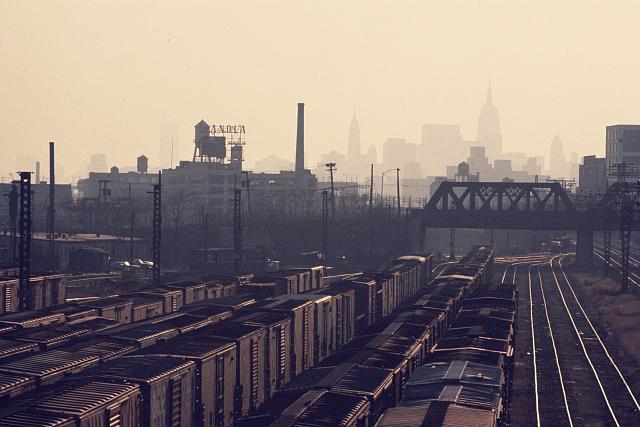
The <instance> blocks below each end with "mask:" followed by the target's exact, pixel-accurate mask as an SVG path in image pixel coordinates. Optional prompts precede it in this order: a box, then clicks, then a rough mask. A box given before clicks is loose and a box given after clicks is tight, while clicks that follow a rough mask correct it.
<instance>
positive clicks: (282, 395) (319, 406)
mask: <svg viewBox="0 0 640 427" xmlns="http://www.w3.org/2000/svg"><path fill="white" fill-rule="evenodd" d="M472 255H475V256H476V258H475V259H473V262H460V263H457V264H454V265H452V266H450V267H449V268H448V269H447V271H445V272H444V273H443V274H441V275H440V276H439V277H437V278H435V279H433V280H431V283H430V285H429V286H427V287H424V288H421V289H418V292H417V293H416V294H415V295H411V296H410V297H409V298H407V300H406V301H405V302H404V303H403V304H401V305H400V306H399V307H397V309H396V310H395V311H394V312H393V315H392V316H391V317H390V319H387V320H388V321H387V322H385V323H384V326H385V327H384V328H382V329H379V330H377V331H374V333H373V334H369V335H364V336H360V337H357V338H356V339H355V340H353V341H352V342H351V343H350V344H349V345H347V346H346V347H345V348H344V349H343V351H342V352H341V354H340V356H341V357H337V358H334V359H333V360H331V362H334V363H331V364H330V366H321V367H316V368H313V369H310V370H308V371H305V372H303V373H302V374H301V375H299V376H298V377H296V378H294V379H293V380H292V381H291V382H290V383H289V384H287V385H286V386H285V389H284V390H283V391H281V392H279V393H278V394H277V395H276V396H275V397H274V404H272V405H271V409H270V411H267V413H266V414H264V415H263V416H262V417H261V418H260V419H257V418H254V419H251V418H248V419H245V424H246V425H252V423H257V422H262V423H267V422H269V421H272V424H271V425H273V426H278V427H284V426H294V425H296V426H297V425H305V426H306V425H309V426H330V425H341V426H368V425H374V424H375V423H376V422H378V420H379V419H380V417H381V415H383V414H384V413H386V412H385V411H387V410H388V409H389V408H393V407H395V406H396V405H398V404H402V405H404V404H405V402H408V401H409V396H407V393H413V389H412V388H411V387H412V384H413V383H412V382H411V381H412V380H413V378H415V381H416V382H417V381H418V378H419V376H420V374H419V372H421V370H423V369H424V364H425V363H427V362H428V361H429V360H430V359H431V358H432V357H433V355H434V354H436V353H439V355H444V353H443V351H444V350H443V349H442V348H440V346H441V345H443V344H442V343H443V342H446V341H447V340H448V339H449V338H451V337H453V335H451V334H455V333H457V332H459V331H458V325H457V323H456V322H457V319H458V318H459V317H464V318H467V317H469V316H471V315H472V313H467V311H469V310H475V309H476V308H475V307H477V306H478V305H482V301H483V300H481V299H476V297H475V296H476V295H482V293H484V292H489V291H487V290H485V289H486V288H487V286H486V283H487V281H488V280H489V279H488V278H487V277H486V275H487V274H490V273H488V272H490V271H491V269H492V265H493V250H492V249H491V248H486V247H477V248H474V249H473V251H472V253H471V254H470V255H469V256H472ZM466 304H470V305H469V306H467V305H466ZM456 331H457V332H456ZM470 333H473V332H470ZM496 369H497V368H496ZM411 396H413V394H412V395H411ZM432 398H433V396H424V400H425V402H427V401H429V399H432ZM436 400H437V399H436ZM414 403H415V402H414ZM436 405H437V404H436ZM434 407H435V406H434ZM465 408H466V407H465ZM392 413H393V412H392ZM407 417H408V418H406V419H404V418H402V416H401V417H400V418H399V419H400V422H399V424H397V425H411V422H412V421H411V420H412V419H413V416H410V415H408V414H407ZM387 418H388V417H387ZM429 418H430V419H431V418H432V417H429ZM434 419H436V420H437V417H436V418H434ZM382 420H384V418H382ZM432 421H433V419H432ZM380 422H383V421H380ZM417 425H432V424H425V421H424V419H422V420H421V422H420V423H418V424H417ZM433 425H438V424H437V422H436V423H435V424H433Z"/></svg>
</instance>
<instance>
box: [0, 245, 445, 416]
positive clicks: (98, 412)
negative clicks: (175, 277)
mask: <svg viewBox="0 0 640 427" xmlns="http://www.w3.org/2000/svg"><path fill="white" fill-rule="evenodd" d="M431 275H432V260H431V257H429V256H404V257H399V258H397V259H395V260H394V261H393V262H392V263H391V265H390V266H389V267H388V268H386V269H383V270H382V271H377V272H371V273H361V274H354V275H351V276H350V278H349V279H348V280H347V279H344V280H338V281H334V282H332V283H328V282H327V283H326V284H325V283H324V281H323V278H322V274H321V269H318V268H315V267H312V268H302V269H291V270H286V271H281V272H278V273H277V274H273V275H272V276H273V277H261V278H260V280H259V282H260V283H261V285H259V286H253V285H257V282H258V280H256V281H252V279H251V278H250V277H240V278H238V277H236V278H221V277H219V278H213V279H208V280H200V281H186V280H182V281H178V282H173V283H167V284H163V285H162V286H160V287H155V288H149V289H145V290H142V291H137V292H131V293H126V294H122V295H118V296H111V297H105V298H98V299H95V300H92V301H87V302H83V303H78V304H65V305H57V306H55V307H52V308H49V309H46V310H39V311H31V312H22V313H13V314H9V315H6V316H0V401H3V405H2V409H0V426H2V425H12V426H14V425H51V426H58V425H60V426H65V425H96V426H102V425H105V426H107V425H134V426H135V425H158V426H163V425H201V426H230V425H233V424H234V423H236V422H239V420H240V419H242V418H243V417H247V416H251V415H252V414H254V413H256V412H257V411H258V410H259V409H260V408H264V407H265V405H264V404H265V402H267V401H268V400H269V399H271V398H272V397H274V395H275V394H276V393H277V392H279V391H282V390H284V389H285V387H286V386H287V385H288V384H289V383H291V382H292V381H293V380H294V379H295V378H296V377H297V376H299V375H300V374H302V373H303V372H305V371H307V370H309V369H313V368H315V367H317V366H320V365H321V364H322V363H323V362H324V361H325V360H327V359H329V358H331V357H333V356H335V355H336V354H338V353H341V352H342V351H343V350H344V349H345V348H346V347H347V346H348V345H349V344H350V343H352V342H353V341H354V340H355V339H356V337H357V336H358V335H359V334H362V333H364V332H366V331H368V330H370V329H371V328H375V327H376V325H379V324H381V323H383V322H385V321H386V320H388V319H389V318H391V317H392V315H393V313H394V312H395V311H396V310H397V309H398V307H400V305H401V304H402V303H404V302H405V301H407V300H410V299H411V298H413V297H415V296H416V295H417V294H419V293H420V292H421V291H422V290H423V289H424V288H426V287H427V285H428V284H429V283H430V282H431V280H432V277H431ZM276 276H278V277H276ZM275 279H278V280H275ZM256 287H258V288H261V291H260V292H256ZM265 287H266V288H267V289H269V292H267V295H265V292H264V288H265ZM100 390H102V391H103V392H100ZM97 395H100V398H99V399H96V398H95V396H97ZM269 406H270V405H269ZM114 423H115V424H114ZM118 423H120V424H118Z"/></svg>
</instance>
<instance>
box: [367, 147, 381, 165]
mask: <svg viewBox="0 0 640 427" xmlns="http://www.w3.org/2000/svg"><path fill="white" fill-rule="evenodd" d="M365 160H366V164H367V165H370V164H371V163H373V164H374V165H375V164H376V163H378V150H377V149H376V146H375V145H373V144H371V145H370V146H369V148H368V149H367V154H366V157H365Z"/></svg>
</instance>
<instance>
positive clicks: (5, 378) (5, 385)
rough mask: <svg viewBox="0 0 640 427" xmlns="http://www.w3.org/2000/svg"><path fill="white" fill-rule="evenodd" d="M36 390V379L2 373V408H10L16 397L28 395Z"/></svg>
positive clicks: (0, 392) (0, 396)
mask: <svg viewBox="0 0 640 427" xmlns="http://www.w3.org/2000/svg"><path fill="white" fill-rule="evenodd" d="M35 388H36V379H35V377H32V376H29V375H24V374H17V373H8V372H0V405H2V407H6V406H9V405H10V403H11V400H12V399H13V398H14V397H17V396H20V395H21V394H24V393H27V392H28V391H31V390H33V389H35Z"/></svg>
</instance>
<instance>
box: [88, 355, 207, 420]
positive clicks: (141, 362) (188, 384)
mask: <svg viewBox="0 0 640 427" xmlns="http://www.w3.org/2000/svg"><path fill="white" fill-rule="evenodd" d="M195 371H196V365H195V363H194V362H191V361H188V360H183V359H180V358H177V357H168V356H155V355H144V356H125V357H121V358H119V359H115V360H112V361H109V362H106V363H104V364H101V365H99V366H97V367H95V368H92V369H89V370H87V371H85V372H83V373H82V375H81V376H82V377H84V378H90V379H92V380H112V381H114V382H117V383H124V384H130V383H134V384H138V385H139V386H140V390H141V391H142V416H141V425H143V426H149V425H150V426H157V427H165V426H174V425H180V426H190V425H193V421H194V420H193V415H194V413H195V409H196V407H195V399H194V397H195ZM124 425H126V424H124Z"/></svg>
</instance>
